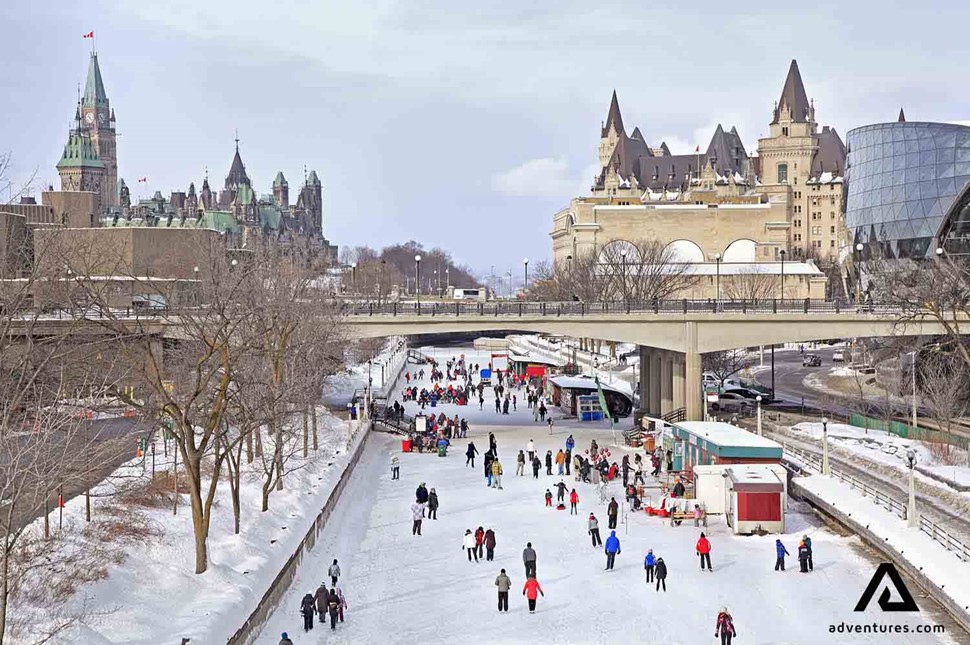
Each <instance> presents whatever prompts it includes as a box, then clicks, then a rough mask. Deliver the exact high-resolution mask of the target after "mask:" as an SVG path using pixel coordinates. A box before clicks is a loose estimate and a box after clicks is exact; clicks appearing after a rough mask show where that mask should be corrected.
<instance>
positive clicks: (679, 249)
mask: <svg viewBox="0 0 970 645" xmlns="http://www.w3.org/2000/svg"><path fill="white" fill-rule="evenodd" d="M664 251H665V252H669V254H670V259H671V260H672V261H674V262H691V263H700V262H704V259H705V258H704V251H703V250H701V247H699V246H698V245H697V244H695V243H694V242H691V241H690V240H685V239H682V240H674V241H673V242H671V243H670V244H668V245H667V246H666V247H665V248H664Z"/></svg>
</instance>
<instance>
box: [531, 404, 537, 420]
mask: <svg viewBox="0 0 970 645" xmlns="http://www.w3.org/2000/svg"><path fill="white" fill-rule="evenodd" d="M532 421H533V423H539V406H538V405H533V406H532Z"/></svg>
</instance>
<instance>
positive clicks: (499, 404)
mask: <svg viewBox="0 0 970 645" xmlns="http://www.w3.org/2000/svg"><path fill="white" fill-rule="evenodd" d="M495 414H502V399H500V398H498V395H496V396H495Z"/></svg>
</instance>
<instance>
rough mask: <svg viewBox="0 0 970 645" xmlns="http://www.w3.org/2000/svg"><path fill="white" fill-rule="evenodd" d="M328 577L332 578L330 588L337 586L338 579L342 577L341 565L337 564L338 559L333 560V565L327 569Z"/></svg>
mask: <svg viewBox="0 0 970 645" xmlns="http://www.w3.org/2000/svg"><path fill="white" fill-rule="evenodd" d="M327 575H328V576H330V586H331V587H335V586H337V578H339V577H340V565H339V564H337V558H334V559H333V564H331V565H330V568H329V569H327Z"/></svg>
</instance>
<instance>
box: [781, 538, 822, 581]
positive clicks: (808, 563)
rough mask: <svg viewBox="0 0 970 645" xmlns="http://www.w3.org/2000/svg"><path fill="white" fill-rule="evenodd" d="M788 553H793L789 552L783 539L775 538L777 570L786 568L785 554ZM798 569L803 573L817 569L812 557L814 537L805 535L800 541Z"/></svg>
mask: <svg viewBox="0 0 970 645" xmlns="http://www.w3.org/2000/svg"><path fill="white" fill-rule="evenodd" d="M788 555H791V554H790V553H788V549H786V548H785V545H784V544H782V542H781V539H780V538H779V539H777V540H775V556H776V557H775V571H784V570H785V556H788ZM798 570H799V571H800V572H801V573H808V572H809V571H814V570H815V562H814V560H813V559H812V538H810V537H808V536H807V535H803V536H802V539H801V540H799V542H798Z"/></svg>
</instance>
